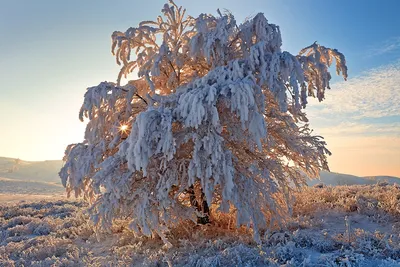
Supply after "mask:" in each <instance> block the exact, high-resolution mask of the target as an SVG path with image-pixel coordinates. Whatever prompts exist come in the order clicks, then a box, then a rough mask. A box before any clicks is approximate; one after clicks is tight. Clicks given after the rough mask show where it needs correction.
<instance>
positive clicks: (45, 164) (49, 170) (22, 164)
mask: <svg viewBox="0 0 400 267" xmlns="http://www.w3.org/2000/svg"><path fill="white" fill-rule="evenodd" d="M62 166H63V162H62V161H61V160H46V161H23V160H19V161H18V160H17V159H13V158H4V157H0V177H3V178H9V179H17V180H20V181H36V182H47V183H58V184H60V183H61V180H60V178H59V176H58V172H59V171H60V169H61V167H62ZM379 181H387V182H388V183H390V184H393V183H398V184H400V178H398V177H392V176H371V177H359V176H355V175H349V174H342V173H335V172H325V171H323V172H321V180H311V181H309V182H308V185H310V186H313V185H315V184H318V183H323V184H326V185H333V186H335V185H360V184H376V183H377V182H379Z"/></svg>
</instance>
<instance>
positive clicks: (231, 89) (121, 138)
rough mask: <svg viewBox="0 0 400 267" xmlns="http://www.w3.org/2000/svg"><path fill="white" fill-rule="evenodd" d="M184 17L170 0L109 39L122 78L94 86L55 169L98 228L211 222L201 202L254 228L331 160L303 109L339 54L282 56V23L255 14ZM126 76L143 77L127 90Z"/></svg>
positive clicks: (339, 61)
mask: <svg viewBox="0 0 400 267" xmlns="http://www.w3.org/2000/svg"><path fill="white" fill-rule="evenodd" d="M217 13H218V14H217V15H216V16H213V15H210V14H201V15H200V16H198V17H197V18H193V17H191V16H186V15H185V9H183V8H182V7H178V6H177V5H176V4H175V3H174V2H172V1H170V3H169V4H166V5H165V6H164V8H163V9H162V16H159V17H158V18H157V19H156V21H143V22H141V23H140V24H139V26H138V27H135V28H129V29H128V30H127V31H125V32H114V33H113V34H112V52H113V54H114V55H115V57H116V60H117V63H118V64H119V65H121V66H122V68H121V71H120V73H119V75H118V78H117V80H116V82H115V83H114V82H102V83H100V84H99V85H97V86H94V87H90V88H88V89H87V92H86V93H85V97H84V103H83V105H82V108H81V110H80V114H79V117H80V120H82V121H83V120H85V119H87V120H88V123H87V128H86V132H85V139H84V141H83V142H82V143H78V144H72V145H69V146H68V147H67V149H66V152H65V157H64V160H65V165H64V167H63V168H62V170H61V171H60V177H61V179H62V182H63V185H64V186H65V187H66V188H67V192H68V194H70V193H71V192H74V193H75V195H76V196H79V195H81V196H83V197H84V198H85V199H86V200H87V201H89V203H90V204H91V206H90V209H89V211H90V212H91V214H92V219H93V221H94V223H95V224H96V225H98V226H101V227H105V228H108V227H110V226H111V225H112V223H113V220H115V219H119V218H129V220H131V224H130V226H131V228H132V229H133V230H134V231H135V232H136V233H137V234H138V235H140V234H144V235H152V234H158V235H159V236H160V237H161V238H162V239H163V240H164V241H165V242H168V241H167V240H166V238H165V232H166V231H168V229H169V228H170V227H171V226H173V225H176V223H177V222H178V221H179V220H196V218H198V217H200V218H201V217H204V216H207V214H204V212H207V211H206V209H205V208H204V205H206V204H207V206H211V205H212V206H213V207H218V210H219V211H221V212H231V213H234V214H235V215H236V224H237V226H241V225H246V226H248V227H251V228H252V229H253V231H254V237H255V239H256V240H257V241H259V236H260V235H259V233H260V232H259V231H260V230H261V229H263V228H265V227H266V226H268V225H271V224H275V223H279V222H281V221H282V220H283V219H284V217H285V215H286V214H287V213H288V212H290V201H291V193H292V191H293V190H294V189H295V188H297V187H298V186H301V185H303V184H304V183H305V181H306V177H307V176H309V177H317V176H318V175H319V171H320V170H321V169H326V170H327V169H328V165H327V158H326V155H329V154H330V152H329V151H328V150H327V148H326V143H325V142H324V141H323V139H322V137H320V136H314V135H312V133H311V130H310V128H309V126H308V124H307V117H306V114H305V113H304V112H303V109H304V108H305V107H306V105H307V97H308V96H312V97H317V98H318V99H319V100H320V101H322V100H323V99H324V95H325V90H326V88H328V89H329V81H330V79H331V75H330V73H329V69H328V68H329V66H330V65H331V64H332V62H333V61H334V60H335V61H336V71H337V73H338V74H340V73H341V74H342V75H343V77H344V79H346V78H347V67H346V62H345V58H344V56H343V55H342V54H341V53H339V52H338V51H337V50H335V49H329V48H326V47H324V46H321V45H319V44H317V43H314V44H312V45H311V46H308V47H306V48H304V49H303V50H301V51H300V53H299V54H298V55H297V56H294V55H292V54H290V53H289V52H285V51H282V50H281V45H282V40H281V34H280V30H279V27H278V26H276V25H274V24H270V23H268V21H267V19H266V18H265V17H264V15H263V14H261V13H260V14H257V15H256V16H254V17H253V18H251V19H248V20H246V21H245V22H244V23H242V24H240V25H239V24H237V23H236V21H235V18H234V16H233V15H232V14H230V13H221V12H220V11H219V10H218V12H217ZM129 74H132V75H137V79H136V80H129V81H128V82H127V83H126V84H125V85H121V80H122V79H123V78H124V77H125V78H126V77H128V75H129Z"/></svg>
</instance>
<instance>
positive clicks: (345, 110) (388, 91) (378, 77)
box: [312, 61, 400, 119]
mask: <svg viewBox="0 0 400 267" xmlns="http://www.w3.org/2000/svg"><path fill="white" fill-rule="evenodd" d="M331 87H332V88H333V89H332V90H330V91H328V92H326V99H325V100H324V102H322V104H321V105H319V104H317V105H314V106H313V107H312V113H313V115H315V116H317V117H318V116H322V117H326V115H327V114H332V115H334V116H335V115H336V116H337V115H339V116H343V115H346V117H347V118H348V119H362V118H381V117H386V116H391V117H393V116H400V61H399V62H397V63H395V64H391V65H387V66H384V67H381V68H378V69H373V70H370V71H369V72H366V73H364V74H362V75H360V76H358V77H354V78H350V79H349V80H348V81H346V82H338V83H335V84H333V85H332V86H331Z"/></svg>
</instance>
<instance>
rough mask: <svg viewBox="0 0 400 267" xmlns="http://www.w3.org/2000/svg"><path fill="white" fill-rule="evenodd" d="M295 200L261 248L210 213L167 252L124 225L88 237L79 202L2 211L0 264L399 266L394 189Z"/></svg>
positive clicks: (399, 206)
mask: <svg viewBox="0 0 400 267" xmlns="http://www.w3.org/2000/svg"><path fill="white" fill-rule="evenodd" d="M295 197H296V201H295V203H294V205H293V215H292V216H291V217H288V218H287V219H286V223H285V226H284V227H283V228H281V229H271V230H270V231H268V232H263V233H262V238H261V240H262V242H261V244H260V245H258V244H257V243H255V242H254V240H253V238H252V233H251V230H248V229H247V228H244V227H241V228H239V229H237V228H235V227H233V225H232V223H231V221H232V216H231V215H229V214H222V213H214V215H215V216H214V217H213V218H212V222H211V224H210V225H196V224H194V223H192V222H190V221H189V222H188V221H179V222H178V221H177V222H176V224H175V226H174V227H173V228H172V229H171V231H170V232H169V233H168V234H167V237H168V239H169V240H170V242H171V243H172V245H173V247H171V248H167V247H166V246H165V245H164V243H163V241H162V240H161V239H160V238H159V237H157V236H155V237H153V238H149V237H145V236H142V237H137V236H136V235H135V234H134V232H133V231H132V230H129V227H127V223H128V222H127V221H124V220H119V221H118V222H117V223H115V224H114V225H113V227H112V228H111V229H110V232H108V233H107V232H98V233H97V234H95V233H94V232H93V226H92V224H91V222H90V221H89V220H88V215H86V214H85V212H84V210H85V206H86V204H84V202H80V201H67V200H59V201H41V202H29V203H28V202H21V203H18V204H14V205H3V206H0V266H196V267H199V266H376V267H378V266H382V267H383V266H389V267H390V266H400V188H399V187H398V186H397V185H385V184H381V185H360V186H337V187H322V188H320V187H310V188H303V191H302V192H300V193H296V194H295ZM212 208H214V207H212Z"/></svg>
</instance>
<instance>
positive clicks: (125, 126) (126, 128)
mask: <svg viewBox="0 0 400 267" xmlns="http://www.w3.org/2000/svg"><path fill="white" fill-rule="evenodd" d="M119 130H120V131H121V132H124V133H125V132H126V131H127V130H128V125H126V124H122V125H121V126H120V127H119Z"/></svg>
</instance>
